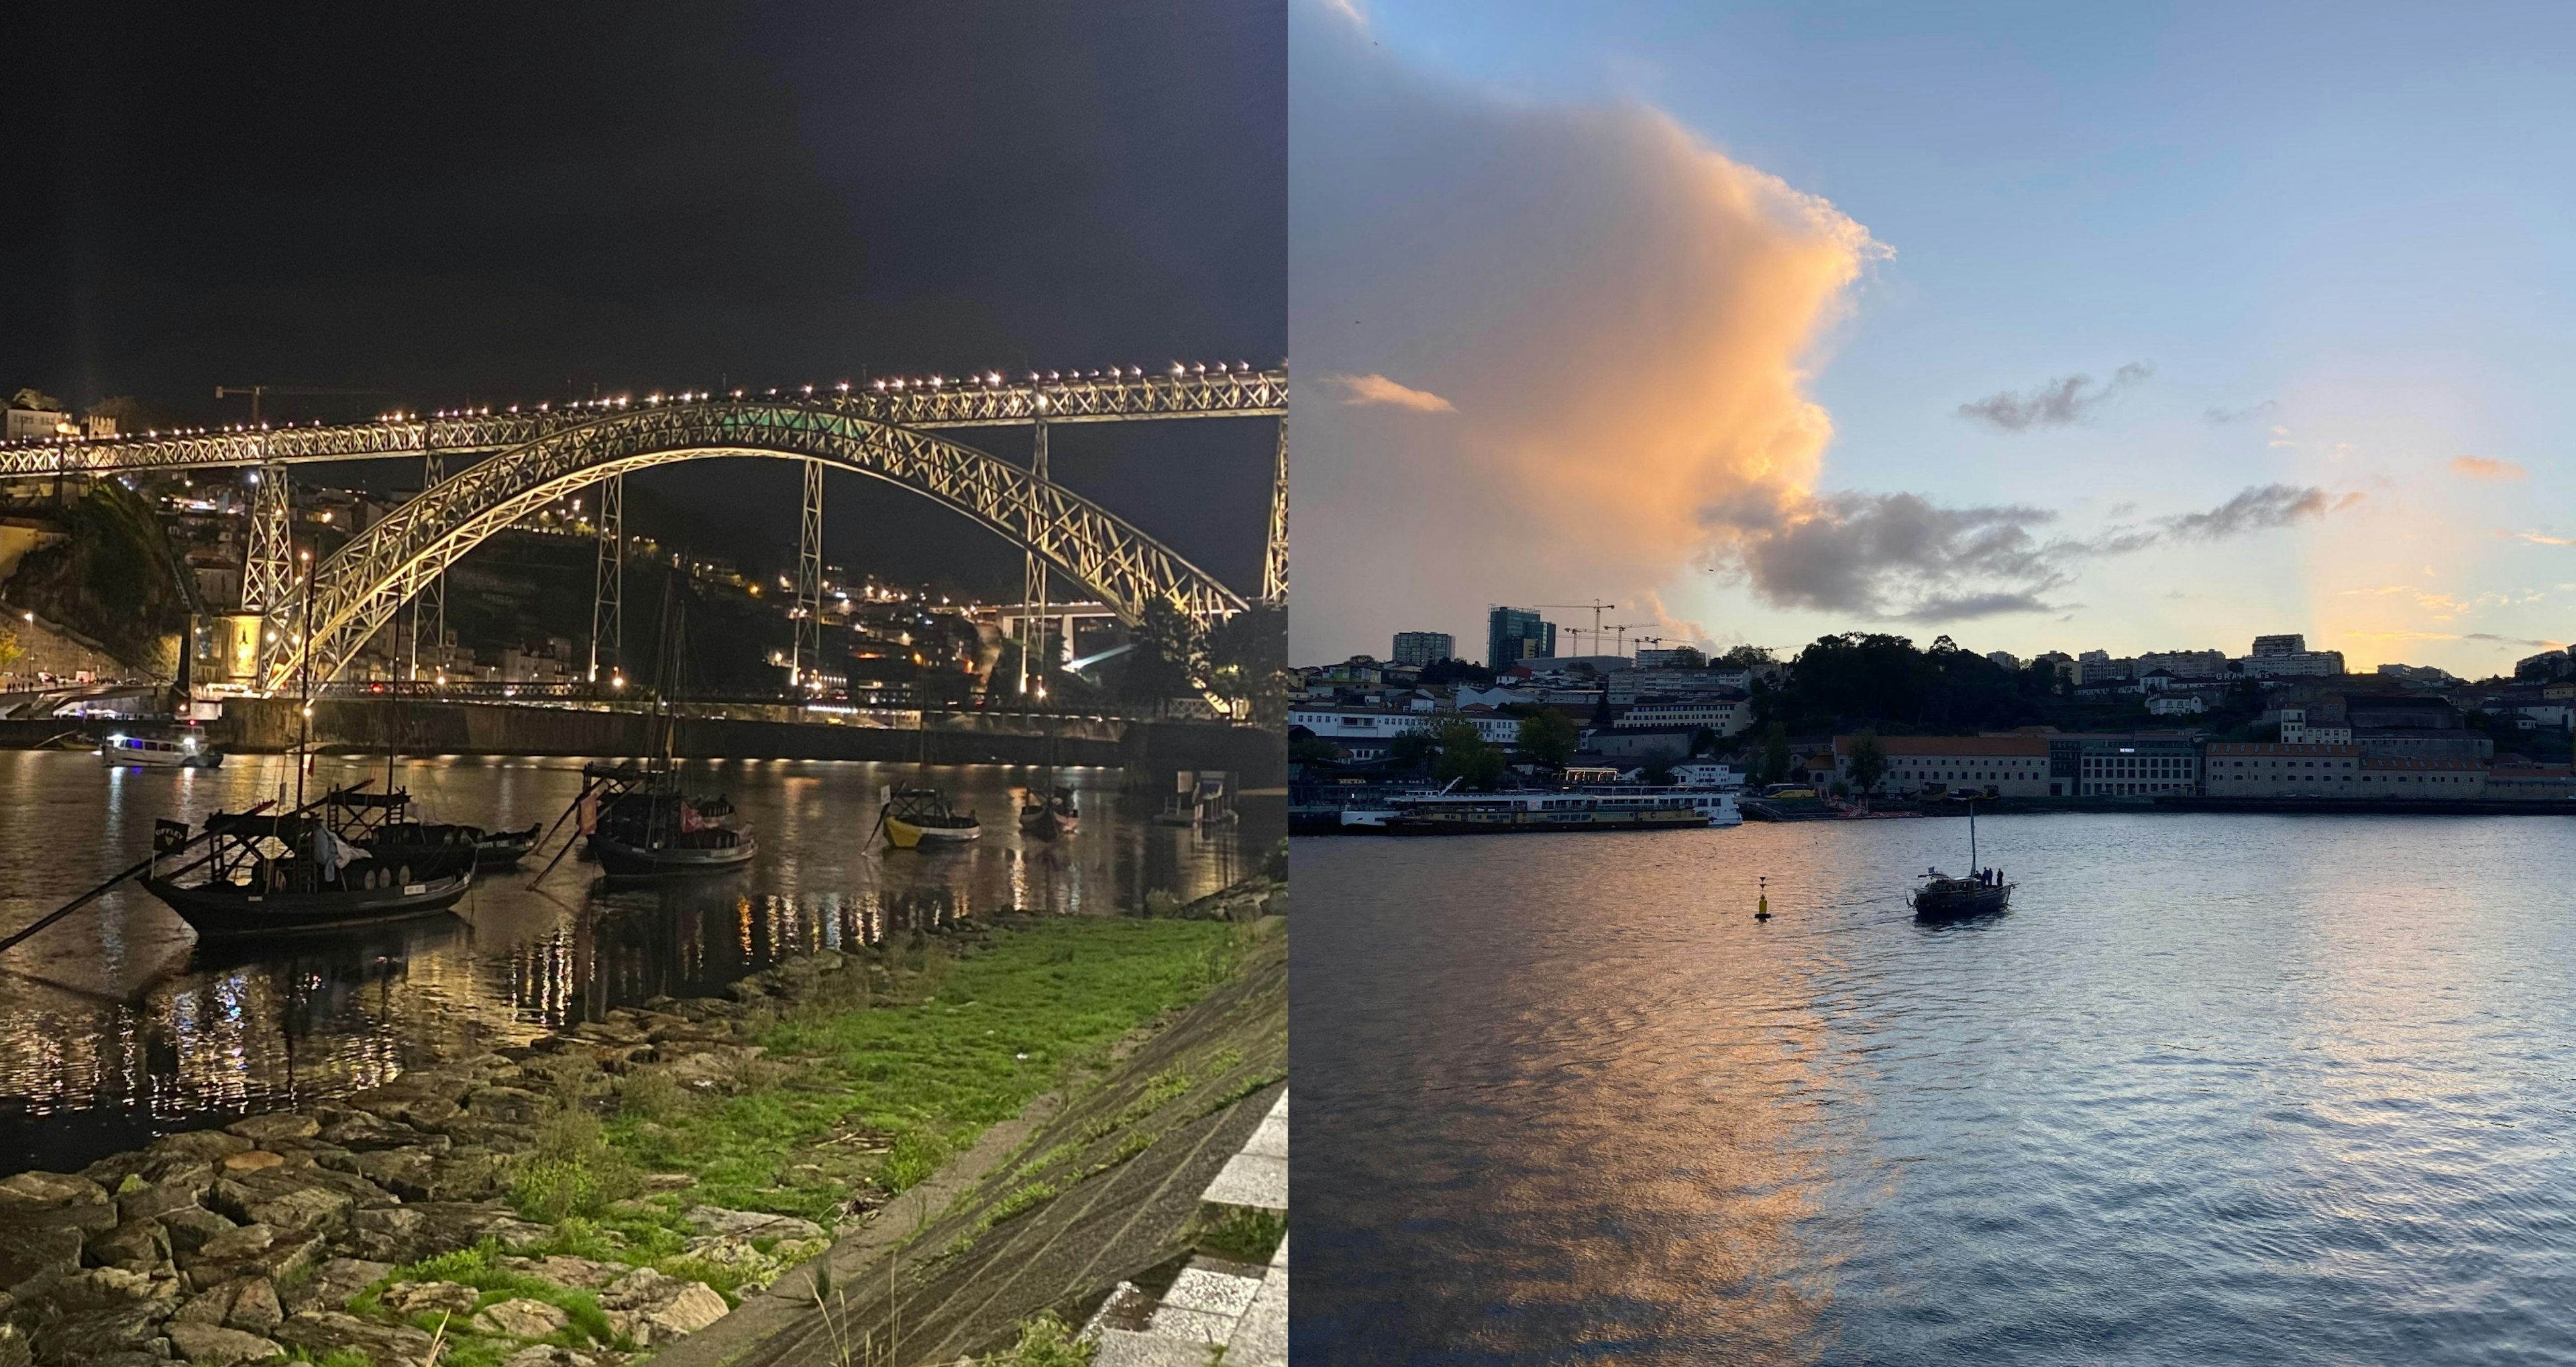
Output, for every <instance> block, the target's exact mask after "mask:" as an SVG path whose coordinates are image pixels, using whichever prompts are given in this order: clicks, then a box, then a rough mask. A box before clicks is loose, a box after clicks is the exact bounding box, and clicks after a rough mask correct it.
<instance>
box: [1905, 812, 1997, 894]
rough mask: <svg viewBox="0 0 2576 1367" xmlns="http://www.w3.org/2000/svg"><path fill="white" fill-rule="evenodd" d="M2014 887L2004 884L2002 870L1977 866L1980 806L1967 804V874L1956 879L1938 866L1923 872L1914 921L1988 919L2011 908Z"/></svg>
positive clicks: (1915, 891)
mask: <svg viewBox="0 0 2576 1367" xmlns="http://www.w3.org/2000/svg"><path fill="white" fill-rule="evenodd" d="M2012 895H2013V885H2012V884H2011V883H2008V882H2005V881H2004V874H2003V870H2001V869H1989V868H1984V867H1981V866H1980V865H1979V864H1978V863H1977V804H1976V803H1974V802H1970V803H1969V804H1968V873H1967V875H1966V876H1965V877H1961V878H1953V877H1951V876H1950V875H1948V874H1945V873H1943V872H1941V870H1940V868H1939V867H1938V866H1937V865H1936V866H1934V867H1932V868H1930V869H1927V870H1925V871H1924V874H1923V885H1922V886H1921V887H1918V888H1916V889H1915V890H1914V897H1913V901H1914V919H1916V920H1918V921H1941V920H1951V919H1955V918H1958V917H1963V916H1988V915H1992V914H1994V913H1996V912H1999V911H2003V910H2006V909H2007V908H2009V907H2011V906H2012Z"/></svg>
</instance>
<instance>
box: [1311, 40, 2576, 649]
mask: <svg viewBox="0 0 2576 1367" xmlns="http://www.w3.org/2000/svg"><path fill="white" fill-rule="evenodd" d="M1462 17H1463V15H1462V12H1461V10H1460V9H1459V7H1457V6H1454V5H1444V4H1437V3H1389V4H1372V5H1367V6H1356V5H1348V4H1339V5H1337V4H1328V3H1324V2H1323V0H1312V2H1311V3H1305V4H1300V5H1297V6H1293V7H1292V9H1291V45H1292V75H1291V81H1292V98H1291V119H1292V125H1293V127H1292V137H1291V149H1290V181H1291V189H1290V201H1291V217H1292V228H1291V239H1290V251H1291V254H1292V262H1293V264H1292V269H1291V315H1292V330H1293V332H1294V334H1295V336H1296V338H1297V341H1298V352H1299V358H1300V363H1301V368H1302V369H1303V372H1304V373H1305V374H1306V375H1307V376H1309V377H1311V378H1310V379H1309V380H1308V381H1307V383H1309V384H1311V385H1314V386H1316V387H1318V388H1320V389H1321V390H1322V391H1323V392H1322V393H1321V394H1320V395H1319V397H1320V398H1321V399H1322V400H1323V401H1322V402H1319V403H1315V404H1312V405H1310V407H1309V409H1308V416H1307V417H1306V418H1305V419H1304V420H1303V421H1302V422H1301V435H1300V439H1299V446H1298V450H1299V464H1298V490H1297V493H1298V512H1297V516H1296V519H1295V523H1294V525H1295V526H1296V528H1297V529H1298V535H1299V537H1300V539H1301V548H1302V549H1304V550H1305V551H1306V552H1307V554H1306V555H1305V556H1303V557H1302V558H1303V559H1305V560H1306V561H1307V564H1308V567H1309V569H1308V572H1307V573H1306V574H1305V575H1303V576H1301V582H1300V584H1299V611H1298V613H1297V614H1296V621H1295V623H1294V624H1293V625H1292V633H1293V634H1294V637H1295V642H1296V644H1295V654H1296V656H1297V658H1300V659H1318V658H1339V657H1341V656H1343V655H1347V654H1350V653H1352V652H1354V651H1369V652H1371V653H1374V652H1376V651H1379V650H1382V649H1384V648H1385V643H1386V641H1385V638H1386V637H1387V636H1388V634H1389V633H1391V632H1392V631H1394V630H1399V629H1411V630H1421V629H1432V630H1447V631H1453V632H1457V633H1458V634H1459V635H1460V636H1461V637H1462V639H1472V632H1471V631H1469V630H1466V629H1464V628H1468V627H1470V626H1471V625H1472V624H1473V622H1474V621H1475V620H1476V619H1477V614H1479V613H1480V612H1481V610H1482V607H1483V606H1484V605H1485V604H1488V603H1504V602H1519V603H1527V602H1533V601H1535V602H1561V601H1579V600H1585V599H1590V598H1593V597H1595V596H1598V597H1600V598H1604V599H1609V600H1614V601H1617V602H1620V603H1622V604H1629V605H1641V606H1638V607H1636V608H1635V609H1634V612H1633V615H1631V612H1630V611H1627V610H1623V612H1622V615H1621V619H1622V620H1629V621H1657V622H1661V623H1662V624H1663V625H1662V629H1660V630H1658V631H1656V632H1654V633H1653V634H1658V635H1662V636H1664V637H1667V638H1673V637H1681V638H1684V639H1689V638H1692V637H1696V638H1698V639H1700V640H1704V641H1706V642H1708V643H1710V644H1712V645H1717V646H1724V645H1728V644H1733V643H1737V642H1744V641H1751V642H1756V643H1761V644H1767V645H1771V646H1773V647H1775V648H1780V647H1784V646H1785V647H1788V648H1791V649H1794V648H1795V647H1796V646H1797V645H1798V644H1800V643H1803V642H1805V641H1808V640H1812V639H1814V638H1815V637H1816V636H1818V635H1820V634H1823V633H1826V632H1839V631H1844V630H1862V631H1892V632H1899V633H1902V634H1906V635H1911V636H1913V637H1915V638H1916V639H1918V640H1928V639H1930V638H1931V637H1934V636H1936V635H1939V634H1942V633H1944V632H1947V633H1950V634H1953V635H1955V636H1957V637H1959V638H1960V639H1962V640H1963V641H1973V642H1974V643H1976V645H1977V647H1978V648H1979V649H1981V650H1984V649H1996V648H2000V649H2006V650H2010V651H2012V652H2013V653H2015V654H2017V655H2021V656H2024V657H2027V656H2029V655H2032V654H2035V653H2038V652H2039V651H2042V650H2047V649H2061V650H2068V651H2074V650H2079V649H2085V648H2092V647H2097V646H2098V647H2102V648H2106V649H2109V650H2110V651H2112V653H2114V654H2135V653H2137V652H2139V651H2145V650H2159V649H2173V648H2175V647H2177V646H2192V647H2199V646H2207V645H2213V644H2220V643H2224V642H2229V641H2238V640H2240V639H2250V638H2251V637H2253V636H2254V635H2258V634H2265V633H2271V632H2281V631H2300V632H2304V633H2305V634H2306V635H2307V636H2308V637H2309V638H2310V639H2311V641H2312V642H2313V643H2315V644H2317V645H2318V646H2320V647H2321V648H2333V649H2340V650H2343V651H2345V652H2346V653H2347V654H2348V655H2349V656H2350V657H2351V658H2352V660H2353V662H2354V665H2355V667H2357V668H2361V669H2367V668H2369V667H2370V666H2372V665H2374V664H2377V663H2382V662H2405V663H2418V664H2434V665H2440V666H2443V667H2445V668H2449V669H2451V670H2453V671H2454V672H2457V673H2461V674H2464V675H2470V676H2473V677H2475V676H2481V675H2485V674H2489V673H2494V672H2499V671H2509V670H2510V668H2511V664H2512V662H2513V660H2515V659H2517V658H2519V657H2522V656H2525V655H2529V654H2532V653H2534V652H2536V651H2539V650H2542V649H2545V648H2548V647H2551V646H2555V645H2558V644H2561V643H2563V641H2564V639H2565V632H2566V628H2564V627H2563V626H2560V625H2558V624H2557V623H2556V622H2555V621H2553V618H2554V617H2555V616H2556V615H2557V613H2558V612H2559V610H2560V606H2561V601H2562V599H2563V597H2564V595H2565V594H2567V593H2569V592H2571V591H2576V587H2571V586H2570V584H2569V583H2568V581H2571V580H2576V572H2571V571H2576V565H2571V564H2568V563H2566V562H2565V561H2564V557H2565V555H2566V554H2567V552H2566V549H2565V543H2566V542H2567V541H2569V540H2570V539H2571V538H2570V536H2569V533H2570V531H2571V530H2576V505H2571V504H2570V503H2569V501H2568V500H2567V498H2566V497H2565V495H2564V494H2563V493H2561V492H2559V491H2558V488H2557V486H2556V484H2555V482H2554V481H2553V479H2552V478H2551V477H2552V475H2553V474H2554V473H2555V472H2556V468H2557V467H2556V463H2555V453H2554V450H2553V447H2552V444H2551V443H2550V442H2549V441H2548V440H2547V438H2546V436H2545V435H2542V434H2546V433H2549V432H2552V431H2556V430H2559V429H2561V428H2563V427H2564V426H2565V424H2566V420H2567V419H2568V418H2569V417H2570V416H2571V414H2570V412H2569V400H2568V399H2567V398H2566V397H2565V396H2564V395H2563V394H2561V393H2560V392H2558V389H2557V387H2556V386H2555V385H2554V384H2552V383H2551V381H2550V379H2549V376H2550V375H2551V374H2552V373H2553V372H2554V370H2556V369H2561V368H2563V365H2564V361H2565V359H2566V354H2567V352H2568V350H2569V349H2570V339H2569V337H2568V334H2567V332H2566V329H2565V328H2564V326H2563V324H2562V323H2558V322H2555V321H2553V317H2554V315H2553V314H2552V312H2551V310H2552V307H2553V301H2556V300H2559V299H2562V298H2563V288H2564V284H2565V282H2566V280H2567V278H2568V276H2569V274H2570V273H2571V268H2576V258H2571V255H2570V253H2569V252H2568V251H2567V249H2566V248H2565V247H2564V246H2563V245H2562V244H2561V242H2560V241H2559V240H2557V239H2553V238H2549V237H2547V236H2546V235H2543V234H2540V233H2538V232H2537V231H2536V229H2537V227H2538V225H2540V224H2544V223H2547V222H2552V221H2559V220H2561V219H2563V218H2564V216H2565V215H2566V214H2567V213H2568V212H2569V211H2570V208H2571V203H2570V199H2569V196H2568V192H2567V191H2566V189H2565V187H2563V186H2562V185H2559V184H2557V183H2555V182H2544V181H2535V180H2534V179H2532V178H2530V177H2528V176H2524V175H2520V174H2517V168H2519V167H2523V166H2527V165H2531V164H2538V163H2539V162H2541V161H2542V160H2544V159H2546V158H2548V157H2551V156H2555V155H2557V154H2558V153H2557V152H2556V151H2554V150H2553V149H2557V148H2559V147H2560V146H2561V144H2562V143H2563V140H2564V137H2565V135H2564V133H2563V132H2562V131H2560V130H2563V129H2564V128H2566V127H2568V126H2569V125H2570V123H2571V121H2570V120H2569V119H2568V118H2567V117H2566V114H2567V112H2568V111H2567V110H2566V109H2565V104H2566V97H2565V95H2564V94H2563V93H2562V92H2561V91H2559V90H2558V89H2557V88H2555V87H2554V86H2552V85H2551V84H2550V83H2548V82H2547V81H2546V80H2544V79H2542V74H2541V73H2540V71H2539V68H2538V67H2537V66H2535V65H2533V64H2531V63H2529V62H2526V61H2525V60H2524V59H2522V58H2521V57H2520V56H2518V55H2517V54H2519V53H2522V52H2528V51H2533V50H2536V49H2535V48H2534V47H2533V43H2532V33H2533V31H2534V29H2533V26H2532V24H2529V23H2520V22H2516V21H2512V20H2510V19H2509V18H2508V17H2507V16H2504V15H2501V14H2495V15H2488V16H2485V17H2483V18H2479V19H2476V20H2473V21H2461V22H2435V21H2433V20H2431V19H2428V18H2419V17H2414V16H2410V15H2409V14H2408V13H2406V12H2403V11H2394V10H2362V11H2338V12H2337V20H2336V22H2335V23H2334V24H2332V25H2330V26H2329V25H2323V24H2315V23H2309V22H2306V21H2303V20H2302V19H2301V18H2300V17H2299V16H2298V15H2297V14H2295V13H2293V12H2290V11H2279V10H2275V11H2267V12H2265V13H2263V14H2260V15H2255V16H2249V17H2245V18H2244V19H2243V20H2241V21H2240V20H2239V19H2237V18H2234V17H2230V18H2228V19H2225V20H2221V19H2220V18H2218V17H2217V16H2214V15H2211V16H2206V17H2204V16H2198V15H2191V14H2183V15H2175V16H2165V17H2152V16H2148V17H2127V16H2124V17H2112V16H2097V17H2090V18H2088V20H2087V22H2086V23H2084V24H2080V25H2060V24H2048V23H2036V22H2020V20H2019V19H2017V18H2016V12H2013V11H1995V12H1986V13H1983V14H1981V15H1978V16H1972V17H1966V18H1962V17H1959V16H1946V15H1929V14H1911V15H1902V14H1900V15H1873V16H1872V18H1871V21H1870V23H1869V24H1868V25H1867V26H1861V25H1856V24H1855V23H1853V22H1851V21H1850V19H1849V18H1848V17H1845V16H1840V15H1837V14H1834V13H1828V12H1802V13H1800V14H1797V15H1781V14H1771V13H1767V12H1761V11H1735V10H1728V11H1720V12H1704V11H1701V10H1699V9H1696V8H1690V7H1675V6H1668V5H1655V4H1628V5H1619V6H1614V7H1612V8H1611V9H1610V10H1609V11H1607V12H1604V13H1599V14H1591V13H1587V14H1583V15H1577V14H1574V13H1572V12H1567V11H1557V10H1550V9H1547V8H1545V7H1538V6H1509V7H1506V8H1505V9H1504V11H1502V12H1501V14H1500V15H1499V16H1495V17H1494V18H1495V21H1493V22H1485V23H1472V24H1471V23H1465V22H1461V20H1462ZM2022 17H2024V18H2028V17H2031V16H2029V15H2024V16H2022ZM2531 18H2532V19H2533V20H2535V21H2536V22H2537V23H2538V24H2539V25H2540V26H2542V27H2546V26H2548V25H2551V24H2555V23H2559V22H2562V21H2561V20H2560V19H2559V18H2558V17H2557V16H2551V15H2537V14H2535V15H2532V16H2531ZM2507 29H2511V30H2512V32H2514V33H2516V34H2519V35H2520V36H2519V37H2517V38H2516V39H2515V40H2514V41H2513V42H2506V41H2503V38H2504V36H2505V31H2506V30H2507ZM2544 46H2545V44H2544ZM1683 72H1688V73H1690V74H1691V77H1692V79H1690V80H1687V81H1684V80H1682V79H1680V78H1679V74H1680V73H1683ZM2437 92H2438V93H2439V94H2440V95H2441V96H2442V98H2441V99H2435V98H2434V95H2435V94H2436V93H2437ZM1408 182H1409V183H1413V184H1416V185H1417V186H1419V187H1422V188H1417V189H1415V190H1413V191H1411V192H1408V193H1406V194H1403V195H1400V196H1399V195H1396V194H1395V193H1394V190H1393V187H1395V186H1398V185H1402V184H1406V183H1408ZM1391 202H1392V203H1394V204H1395V205H1397V206H1398V207H1394V208H1389V207H1388V206H1389V204H1390V203H1391ZM1334 263H1352V268H1351V269H1346V270H1331V271H1327V270H1323V269H1319V267H1321V266H1323V265H1326V264H1334ZM2553 362H2555V364H2553ZM1391 586H1400V589H1398V590H1397V591H1390V587H1391ZM1585 625H1588V623H1585ZM2229 648H2230V649H2233V648H2234V647H2229Z"/></svg>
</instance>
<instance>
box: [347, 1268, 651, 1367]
mask: <svg viewBox="0 0 2576 1367" xmlns="http://www.w3.org/2000/svg"><path fill="white" fill-rule="evenodd" d="M501 1258H502V1249H501V1246H500V1244H499V1243H497V1242H496V1241H494V1240H491V1239H485V1240H484V1241H483V1242H481V1243H479V1244H476V1245H475V1246H474V1247H472V1248H460V1249H457V1250H456V1251H454V1252H452V1253H441V1254H439V1255H438V1256H437V1257H434V1258H424V1259H422V1260H420V1261H419V1262H416V1263H409V1264H406V1265H404V1266H402V1267H398V1268H395V1269H394V1270H393V1273H392V1274H391V1275H390V1276H387V1277H386V1278H385V1279H384V1280H382V1281H380V1282H377V1283H376V1284H375V1285H373V1286H371V1287H368V1288H367V1289H366V1290H365V1291H362V1292H360V1293H358V1295H357V1296H356V1297H355V1298H354V1299H352V1300H351V1301H350V1302H349V1310H350V1313H352V1314H356V1315H360V1316H363V1317H366V1318H370V1319H375V1318H383V1317H385V1316H387V1315H389V1314H390V1313H391V1312H390V1311H389V1310H387V1309H386V1307H385V1304H384V1289H385V1288H386V1287H388V1286H391V1285H393V1284H394V1283H396V1282H456V1283H459V1284H461V1285H464V1286H470V1287H473V1288H474V1289H475V1290H476V1291H477V1292H479V1293H481V1294H479V1295H478V1296H476V1297H475V1301H474V1309H475V1310H481V1309H482V1308H484V1307H485V1306H488V1305H497V1304H499V1303H500V1302H502V1301H506V1300H516V1299H522V1298H524V1299H527V1300H535V1301H544V1302H545V1303H546V1304H548V1305H551V1306H554V1307H555V1308H557V1309H559V1310H561V1311H563V1312H564V1313H565V1314H566V1315H568V1316H570V1317H571V1319H572V1327H571V1328H569V1329H566V1330H564V1331H563V1332H561V1333H559V1334H556V1335H554V1336H553V1337H552V1338H549V1339H545V1340H541V1341H542V1342H548V1343H559V1344H561V1345H563V1346H564V1347H567V1348H584V1347H589V1346H592V1345H606V1346H610V1347H615V1348H619V1349H621V1350H629V1349H631V1348H632V1347H633V1345H631V1344H628V1343H625V1342H623V1341H622V1340H620V1339H619V1338H618V1336H617V1335H616V1334H615V1333H613V1332H612V1331H611V1330H610V1329H609V1327H608V1316H607V1314H606V1313H605V1312H603V1311H602V1310H601V1309H600V1308H599V1296H598V1293H596V1292H591V1291H578V1290H574V1289H572V1288H570V1287H562V1286H557V1285H555V1284H554V1283H552V1282H549V1281H545V1280H542V1279H540V1278H537V1277H531V1276H529V1275H528V1274H526V1273H524V1272H519V1271H515V1270H513V1269H511V1268H507V1267H503V1266H502V1265H501ZM472 1318H473V1312H472V1311H468V1312H466V1313H465V1314H461V1315H456V1316H454V1317H453V1318H446V1317H443V1316H441V1315H437V1314H417V1315H413V1316H411V1317H410V1318H409V1320H408V1323H410V1324H411V1326H412V1327H413V1328H415V1329H420V1330H423V1331H425V1332H429V1333H437V1332H438V1331H439V1328H440V1324H441V1321H442V1319H445V1324H446V1346H445V1347H443V1348H442V1349H441V1350H440V1353H439V1362H440V1364H441V1367H488V1365H489V1364H492V1363H498V1362H500V1361H501V1360H502V1359H503V1358H506V1357H508V1356H509V1355H510V1354H511V1353H513V1352H516V1351H517V1350H518V1349H519V1348H520V1347H522V1346H523V1345H522V1344H521V1342H520V1341H519V1340H516V1339H501V1338H487V1337H485V1336H483V1335H480V1334H476V1333H474V1332H472V1331H471V1330H468V1329H467V1328H466V1327H465V1323H466V1321H467V1320H469V1319H472ZM325 1367H330V1364H328V1363H326V1364H325Z"/></svg>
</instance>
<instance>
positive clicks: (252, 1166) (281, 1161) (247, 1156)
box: [217, 1149, 286, 1176]
mask: <svg viewBox="0 0 2576 1367" xmlns="http://www.w3.org/2000/svg"><path fill="white" fill-rule="evenodd" d="M217 1166H219V1167H221V1168H222V1169H223V1170H224V1171H225V1173H227V1174H229V1175H236V1176H237V1175H239V1174H242V1173H246V1172H258V1171H260V1170H261V1169H263V1168H279V1167H284V1166H286V1158H285V1156H284V1155H283V1154H274V1153H270V1152H269V1151H268V1150H266V1149H244V1150H242V1151H241V1152H240V1153H228V1154H225V1155H224V1161H223V1162H222V1163H220V1164H218V1165H217Z"/></svg>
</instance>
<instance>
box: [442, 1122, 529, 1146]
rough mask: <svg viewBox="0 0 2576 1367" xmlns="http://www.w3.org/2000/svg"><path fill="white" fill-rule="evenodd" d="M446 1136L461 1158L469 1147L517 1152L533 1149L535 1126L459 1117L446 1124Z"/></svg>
mask: <svg viewBox="0 0 2576 1367" xmlns="http://www.w3.org/2000/svg"><path fill="white" fill-rule="evenodd" d="M446 1132H447V1136H448V1137H449V1138H450V1139H453V1140H455V1141H456V1144H457V1152H458V1153H459V1154H460V1155H461V1154H462V1153H463V1152H464V1151H465V1150H466V1149H468V1148H478V1149H492V1150H498V1151H500V1152H504V1153H519V1152H523V1151H525V1150H528V1149H532V1148H535V1147H536V1144H537V1127H536V1126H534V1125H520V1124H516V1123H513V1122H511V1121H507V1120H494V1119H490V1118H488V1117H485V1116H479V1115H471V1114H468V1115H460V1116H458V1117H456V1118H455V1119H454V1120H451V1121H448V1122H447V1130H446Z"/></svg>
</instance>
